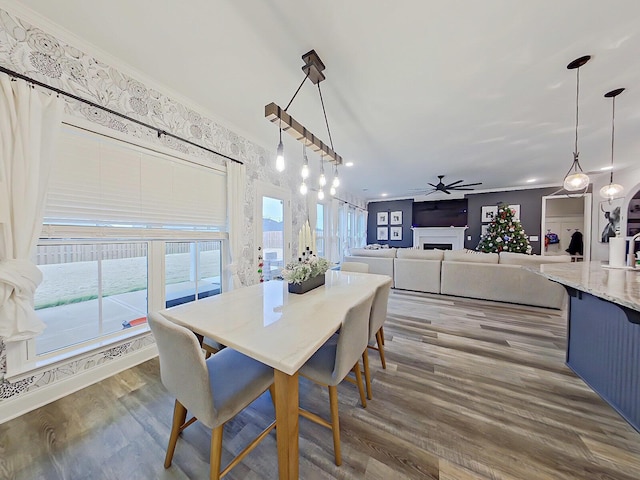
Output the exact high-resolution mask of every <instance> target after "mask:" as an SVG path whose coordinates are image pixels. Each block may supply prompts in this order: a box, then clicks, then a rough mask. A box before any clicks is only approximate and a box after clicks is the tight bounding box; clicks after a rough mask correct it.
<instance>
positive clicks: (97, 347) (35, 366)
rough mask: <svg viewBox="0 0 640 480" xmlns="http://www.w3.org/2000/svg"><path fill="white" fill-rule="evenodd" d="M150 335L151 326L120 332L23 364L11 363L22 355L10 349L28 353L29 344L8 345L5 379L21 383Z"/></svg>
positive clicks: (37, 357) (146, 325)
mask: <svg viewBox="0 0 640 480" xmlns="http://www.w3.org/2000/svg"><path fill="white" fill-rule="evenodd" d="M150 334H151V331H150V329H149V325H148V324H145V325H141V326H139V327H132V328H127V329H125V330H123V331H122V332H118V333H117V334H114V335H111V336H108V337H101V338H100V339H96V340H95V341H93V342H86V343H84V344H81V345H76V346H74V347H69V348H67V349H65V350H63V351H58V352H53V353H50V354H47V355H41V356H36V357H35V358H34V359H32V360H27V361H23V362H19V361H18V362H14V361H11V359H12V358H15V357H16V356H20V353H19V352H12V351H10V348H9V347H10V346H12V347H13V348H11V350H15V349H20V350H23V349H24V350H25V351H26V350H28V349H29V348H30V345H29V346H27V342H16V344H15V345H12V344H7V373H6V375H5V378H4V379H5V380H7V381H9V382H16V381H20V380H23V379H25V378H27V377H31V376H34V375H38V374H39V373H43V372H45V371H48V370H52V369H54V368H55V367H58V366H61V365H64V364H67V363H70V362H72V361H74V360H78V359H80V358H83V357H86V356H88V354H98V353H100V352H104V351H107V350H109V349H111V348H114V347H117V346H119V345H121V344H122V343H125V342H126V341H130V340H134V339H136V338H140V337H143V336H146V335H150ZM16 354H17V355H16ZM11 364H14V368H11Z"/></svg>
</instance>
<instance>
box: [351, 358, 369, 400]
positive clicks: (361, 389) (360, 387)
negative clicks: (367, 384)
mask: <svg viewBox="0 0 640 480" xmlns="http://www.w3.org/2000/svg"><path fill="white" fill-rule="evenodd" d="M351 371H352V372H353V373H355V375H356V384H357V385H358V391H359V392H360V403H362V407H363V408H367V397H366V396H365V394H364V385H363V383H362V373H361V372H360V363H359V362H357V363H356V364H355V365H354V366H353V368H352V369H351Z"/></svg>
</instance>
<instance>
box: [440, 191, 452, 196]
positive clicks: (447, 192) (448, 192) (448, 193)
mask: <svg viewBox="0 0 640 480" xmlns="http://www.w3.org/2000/svg"><path fill="white" fill-rule="evenodd" d="M440 191H441V192H444V193H446V194H447V195H451V192H450V191H449V190H440Z"/></svg>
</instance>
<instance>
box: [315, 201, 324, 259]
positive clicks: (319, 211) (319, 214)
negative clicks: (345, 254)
mask: <svg viewBox="0 0 640 480" xmlns="http://www.w3.org/2000/svg"><path fill="white" fill-rule="evenodd" d="M324 212H325V206H324V204H322V203H318V204H316V246H315V249H316V252H317V253H318V255H319V256H321V257H324V256H326V252H325V234H324V232H325V223H324V219H325V214H324Z"/></svg>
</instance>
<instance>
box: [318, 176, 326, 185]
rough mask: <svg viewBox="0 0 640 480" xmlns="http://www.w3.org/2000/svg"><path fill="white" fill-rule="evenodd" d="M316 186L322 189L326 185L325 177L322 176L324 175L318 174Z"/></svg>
mask: <svg viewBox="0 0 640 480" xmlns="http://www.w3.org/2000/svg"><path fill="white" fill-rule="evenodd" d="M318 184H319V185H320V186H321V187H324V186H325V185H326V184H327V177H325V176H324V173H321V174H320V178H319V179H318Z"/></svg>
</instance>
